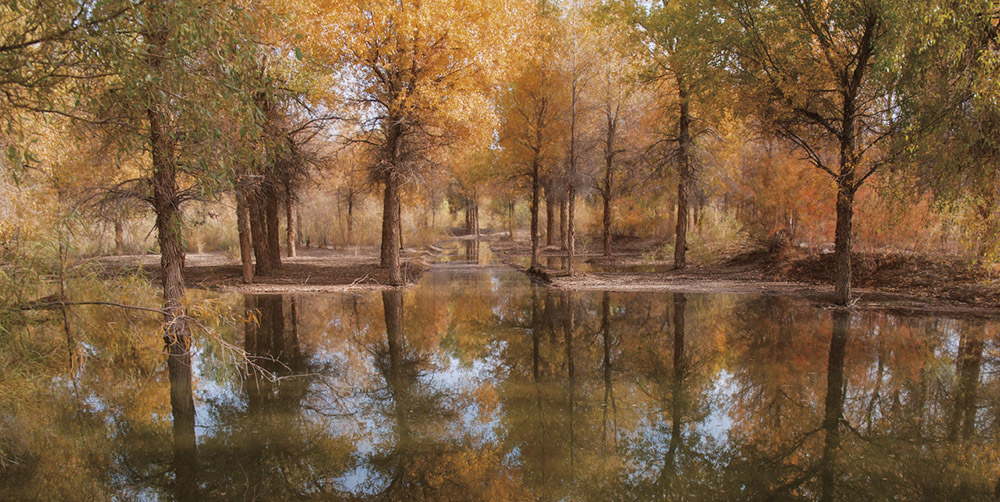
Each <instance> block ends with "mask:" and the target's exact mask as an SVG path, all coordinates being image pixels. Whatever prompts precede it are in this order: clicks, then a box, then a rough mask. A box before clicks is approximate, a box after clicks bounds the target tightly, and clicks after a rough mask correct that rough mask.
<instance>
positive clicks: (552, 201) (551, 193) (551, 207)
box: [545, 181, 556, 246]
mask: <svg viewBox="0 0 1000 502" xmlns="http://www.w3.org/2000/svg"><path fill="white" fill-rule="evenodd" d="M554 184H555V182H553V181H550V182H549V184H548V185H547V186H546V187H545V245H546V246H551V245H552V243H553V242H554V239H555V235H556V194H555V189H554V187H553V185H554Z"/></svg>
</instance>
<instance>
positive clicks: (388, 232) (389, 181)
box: [380, 171, 403, 286]
mask: <svg viewBox="0 0 1000 502" xmlns="http://www.w3.org/2000/svg"><path fill="white" fill-rule="evenodd" d="M399 184H400V180H399V175H398V174H397V173H395V172H393V171H388V172H386V174H385V197H384V199H383V201H382V250H381V263H380V265H381V267H382V268H386V269H389V284H390V285H393V286H399V285H401V284H403V274H402V271H401V270H400V268H399V242H400V238H399V237H400V235H399V204H400V201H399Z"/></svg>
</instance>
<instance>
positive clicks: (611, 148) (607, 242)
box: [601, 105, 618, 257]
mask: <svg viewBox="0 0 1000 502" xmlns="http://www.w3.org/2000/svg"><path fill="white" fill-rule="evenodd" d="M606 119H607V127H606V130H605V138H604V187H603V189H602V190H601V198H602V199H603V202H604V211H603V213H602V220H601V223H602V226H603V229H604V232H603V241H604V242H603V244H604V256H607V257H610V256H611V198H612V196H613V193H612V189H613V188H614V187H613V186H612V183H614V163H615V133H616V132H617V129H618V123H617V121H618V111H617V109H616V111H614V112H613V113H612V110H611V106H610V105H608V108H607V110H606Z"/></svg>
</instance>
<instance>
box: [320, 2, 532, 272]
mask: <svg viewBox="0 0 1000 502" xmlns="http://www.w3.org/2000/svg"><path fill="white" fill-rule="evenodd" d="M310 7H311V9H310V10H309V12H308V26H309V28H310V29H309V30H307V34H306V37H305V41H306V44H307V45H306V48H307V55H308V57H310V58H314V59H315V61H316V63H318V64H320V65H323V67H325V68H327V69H328V71H329V73H330V75H331V76H334V77H335V78H337V79H338V80H339V82H336V83H335V84H334V85H336V86H337V92H336V93H334V94H336V95H338V98H339V99H343V100H346V102H347V103H349V104H350V105H351V106H352V107H353V108H354V110H355V112H356V113H355V118H354V120H355V122H356V123H357V125H358V127H357V129H356V130H357V131H358V132H359V134H358V135H357V136H355V137H353V138H351V139H352V141H356V142H360V143H363V144H365V145H368V146H369V147H370V148H372V150H373V151H374V152H375V153H376V154H377V158H376V163H375V165H374V166H372V168H373V175H374V177H375V178H376V179H377V180H378V181H379V182H380V183H381V184H382V185H383V186H384V192H383V195H384V197H383V205H382V245H381V256H380V263H381V266H382V267H384V268H387V269H388V270H389V282H390V283H391V284H393V285H400V284H402V283H403V277H402V273H401V270H400V263H399V259H400V257H399V248H400V235H399V231H398V228H399V217H400V211H401V209H400V194H401V190H402V188H403V186H404V184H405V183H407V182H413V181H416V180H418V179H419V177H420V173H421V171H423V170H427V169H430V168H432V167H434V165H435V163H434V155H435V153H436V152H437V151H439V150H440V149H442V148H444V147H447V146H448V145H449V143H451V142H453V141H455V140H456V138H461V137H468V136H472V137H478V138H480V143H482V144H485V143H488V141H489V135H490V134H489V133H490V132H492V131H491V129H492V125H493V118H492V117H491V116H490V115H491V114H490V113H489V110H490V106H489V103H488V102H487V95H488V94H489V93H490V91H491V86H492V85H493V84H494V83H496V82H499V81H502V80H503V77H504V75H505V73H506V70H507V67H508V64H507V62H506V61H507V55H508V54H510V53H511V52H510V50H511V49H512V48H513V46H515V45H517V44H519V40H518V38H519V37H517V36H516V34H517V33H518V32H519V31H520V30H519V28H518V27H519V24H520V21H521V20H522V19H524V18H525V16H524V12H525V3H514V4H509V3H503V4H494V3H493V2H479V1H471V0H428V1H405V2H398V3H372V2H367V1H360V0H355V1H349V2H331V1H327V0H316V1H313V2H310Z"/></svg>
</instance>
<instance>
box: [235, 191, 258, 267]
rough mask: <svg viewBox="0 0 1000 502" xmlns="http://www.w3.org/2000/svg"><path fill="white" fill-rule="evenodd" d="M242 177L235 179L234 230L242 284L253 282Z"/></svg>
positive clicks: (248, 220) (245, 199) (245, 198)
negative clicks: (237, 243)
mask: <svg viewBox="0 0 1000 502" xmlns="http://www.w3.org/2000/svg"><path fill="white" fill-rule="evenodd" d="M242 178H243V177H242V175H239V174H238V175H237V177H236V230H237V233H238V234H239V237H240V263H241V264H242V265H243V282H244V283H246V284H249V283H251V282H253V272H254V270H253V242H252V241H251V236H250V213H249V207H247V194H246V187H245V186H243V184H244V180H243V179H242Z"/></svg>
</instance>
